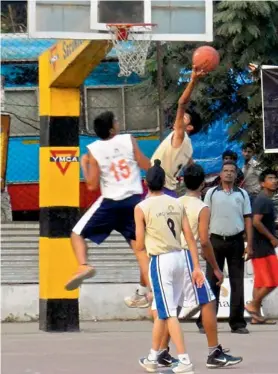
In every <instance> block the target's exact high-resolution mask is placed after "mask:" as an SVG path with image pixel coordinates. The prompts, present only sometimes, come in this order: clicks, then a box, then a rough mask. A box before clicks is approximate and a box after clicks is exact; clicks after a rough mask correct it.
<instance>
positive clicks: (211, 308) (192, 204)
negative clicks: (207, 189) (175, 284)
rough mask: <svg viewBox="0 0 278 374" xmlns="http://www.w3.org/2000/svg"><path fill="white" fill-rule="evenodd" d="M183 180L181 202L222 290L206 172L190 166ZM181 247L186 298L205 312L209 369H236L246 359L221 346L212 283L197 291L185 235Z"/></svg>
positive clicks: (203, 319) (221, 276) (203, 313)
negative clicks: (205, 193) (203, 197)
mask: <svg viewBox="0 0 278 374" xmlns="http://www.w3.org/2000/svg"><path fill="white" fill-rule="evenodd" d="M183 180H184V184H185V187H186V191H187V192H186V195H185V196H183V197H181V198H179V199H178V201H179V202H180V203H181V205H182V206H183V207H184V209H185V211H186V215H187V218H188V221H189V224H190V227H191V230H192V232H193V235H194V238H195V240H196V242H197V243H199V244H200V246H201V250H202V254H203V257H204V258H205V259H206V261H207V262H208V264H209V265H210V266H211V268H212V269H213V272H214V275H215V277H216V278H217V280H218V285H219V286H220V285H221V283H222V281H223V274H222V272H221V271H220V269H219V266H218V264H217V262H216V259H215V255H214V252H213V248H212V245H211V242H210V239H209V220H210V210H209V207H208V206H207V205H206V204H205V203H204V202H203V201H202V200H201V191H202V189H203V186H204V182H205V173H204V170H203V168H202V167H201V166H200V165H197V164H194V165H190V166H188V167H187V168H186V169H185V170H184V174H183ZM181 243H182V246H183V248H185V249H186V250H185V256H186V261H187V266H186V271H185V288H184V296H185V298H186V299H187V301H188V300H189V301H190V302H191V303H192V305H195V306H196V305H197V306H198V307H200V308H201V310H202V314H201V315H202V322H203V326H204V332H205V333H206V336H207V342H208V350H209V355H208V359H207V367H208V368H219V367H227V366H231V365H236V364H238V363H239V362H241V361H242V358H241V357H233V356H230V355H227V354H226V351H227V350H225V349H224V350H223V349H222V346H221V345H220V344H219V342H218V334H217V317H216V306H215V297H214V295H213V293H212V291H211V288H210V285H209V283H208V281H207V280H206V279H205V282H204V285H203V286H202V287H201V288H197V287H195V286H194V284H193V283H192V282H191V273H192V270H193V266H192V261H191V258H190V256H189V253H188V252H189V251H188V250H187V248H188V244H187V241H186V238H185V237H184V235H183V234H181ZM179 315H180V314H179Z"/></svg>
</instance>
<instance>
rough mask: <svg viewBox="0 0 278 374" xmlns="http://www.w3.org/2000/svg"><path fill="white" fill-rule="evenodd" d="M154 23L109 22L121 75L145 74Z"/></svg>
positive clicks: (108, 26) (108, 25) (108, 27)
mask: <svg viewBox="0 0 278 374" xmlns="http://www.w3.org/2000/svg"><path fill="white" fill-rule="evenodd" d="M155 26H156V25H155V24H153V23H132V24H121V23H109V24H107V29H108V31H109V33H110V35H111V40H112V43H113V46H114V48H115V50H116V54H117V56H118V59H119V66H120V73H119V77H122V76H124V77H128V76H130V75H131V74H132V73H136V74H138V75H140V76H143V75H145V64H146V59H147V55H148V49H149V46H150V43H151V40H152V28H153V27H155Z"/></svg>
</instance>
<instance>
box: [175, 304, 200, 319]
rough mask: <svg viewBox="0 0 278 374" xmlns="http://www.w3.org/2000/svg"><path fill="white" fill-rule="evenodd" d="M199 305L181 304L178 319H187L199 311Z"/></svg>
mask: <svg viewBox="0 0 278 374" xmlns="http://www.w3.org/2000/svg"><path fill="white" fill-rule="evenodd" d="M200 309H201V307H200V305H193V306H183V307H182V308H181V310H180V313H179V317H178V318H179V319H189V318H191V317H193V316H195V314H197V313H198V312H199V310H200Z"/></svg>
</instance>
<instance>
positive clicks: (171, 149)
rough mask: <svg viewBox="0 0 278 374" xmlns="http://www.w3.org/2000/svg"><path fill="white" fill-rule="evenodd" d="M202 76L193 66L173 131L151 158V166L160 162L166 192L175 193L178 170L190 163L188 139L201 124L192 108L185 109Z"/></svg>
mask: <svg viewBox="0 0 278 374" xmlns="http://www.w3.org/2000/svg"><path fill="white" fill-rule="evenodd" d="M204 75H205V73H204V72H203V71H197V70H196V69H195V68H194V66H193V69H192V73H191V78H190V81H189V83H188V85H187V86H186V89H185V90H184V92H183V94H182V95H181V97H180V99H179V101H178V108H177V114H176V119H175V122H174V126H173V131H172V132H171V133H170V134H169V135H168V136H167V137H166V138H165V139H164V140H163V142H162V143H161V144H160V145H159V146H158V148H157V150H156V151H155V152H154V154H153V156H152V158H151V162H152V164H153V162H154V160H155V159H159V160H160V161H161V166H162V168H163V169H164V170H165V174H166V180H165V186H164V187H165V188H166V189H167V190H168V192H171V191H173V192H175V190H176V187H177V176H178V174H179V172H180V170H181V169H182V168H183V167H184V166H186V165H188V164H190V163H192V153H193V148H192V144H191V140H190V138H189V137H190V136H191V135H194V134H196V133H198V132H199V131H200V130H201V127H202V123H201V118H200V116H199V114H197V113H196V112H195V111H194V110H193V109H192V108H190V109H189V108H187V104H188V103H189V100H190V97H191V94H192V91H193V89H194V87H195V86H196V84H197V82H198V79H199V78H200V77H202V76H204ZM164 192H166V191H164Z"/></svg>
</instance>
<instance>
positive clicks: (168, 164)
mask: <svg viewBox="0 0 278 374" xmlns="http://www.w3.org/2000/svg"><path fill="white" fill-rule="evenodd" d="M204 74H205V73H204V72H203V71H197V70H196V69H195V68H194V67H193V70H192V74H191V78H190V82H189V83H188V85H187V86H186V88H185V90H184V92H183V94H182V95H181V97H180V99H179V101H178V109H177V114H176V119H175V123H174V126H173V131H171V133H170V134H169V135H168V136H167V137H166V138H165V139H164V140H163V141H162V142H161V144H160V145H159V146H158V148H157V149H156V151H155V152H154V154H153V156H152V158H151V162H152V164H153V162H154V160H155V159H159V160H160V161H161V166H162V168H163V169H164V170H165V173H166V180H165V186H164V193H166V194H167V195H169V196H173V197H177V193H176V187H177V175H178V174H179V172H180V170H181V169H182V168H183V167H184V166H185V165H188V164H190V163H192V153H193V148H192V144H191V140H190V138H189V136H191V135H193V134H196V133H198V132H199V131H200V130H201V127H202V125H201V118H200V116H199V115H198V114H197V113H196V112H195V111H194V110H192V109H191V110H189V109H188V108H186V106H187V104H188V103H189V100H190V97H191V94H192V92H193V89H194V87H195V86H196V84H197V82H198V80H199V78H200V77H202V76H203V75H204ZM145 286H146V285H145V284H143V282H142V277H141V282H140V285H139V287H138V289H137V290H136V292H135V294H134V295H132V296H128V297H126V298H125V304H126V305H127V306H128V307H129V308H142V307H146V306H147V305H146V296H145V294H146V292H147V288H146V287H145Z"/></svg>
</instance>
